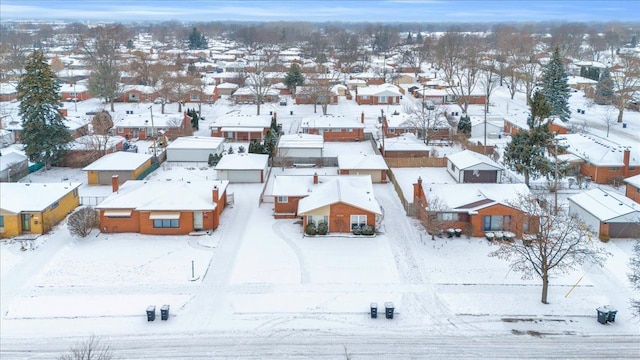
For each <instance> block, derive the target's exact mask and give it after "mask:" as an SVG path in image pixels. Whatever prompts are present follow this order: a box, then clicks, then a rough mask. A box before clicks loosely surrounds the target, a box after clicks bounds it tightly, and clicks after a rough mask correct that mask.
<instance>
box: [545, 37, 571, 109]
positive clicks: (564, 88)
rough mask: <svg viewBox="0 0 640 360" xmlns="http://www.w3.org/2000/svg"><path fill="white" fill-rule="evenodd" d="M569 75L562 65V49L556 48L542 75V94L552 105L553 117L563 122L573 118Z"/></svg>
mask: <svg viewBox="0 0 640 360" xmlns="http://www.w3.org/2000/svg"><path fill="white" fill-rule="evenodd" d="M567 79H568V75H567V72H566V70H565V69H564V65H563V64H562V57H561V56H560V49H559V48H558V47H556V49H555V50H554V52H553V56H552V57H551V61H550V62H549V64H548V65H547V67H546V68H545V70H544V74H543V75H542V83H543V88H542V94H543V95H544V97H545V99H547V102H549V104H551V107H552V109H553V110H552V112H551V115H553V116H556V117H558V118H559V119H560V120H562V121H568V120H569V117H570V116H571V110H569V97H570V96H571V89H570V88H569V84H568V83H567Z"/></svg>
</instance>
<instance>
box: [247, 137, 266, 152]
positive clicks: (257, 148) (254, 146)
mask: <svg viewBox="0 0 640 360" xmlns="http://www.w3.org/2000/svg"><path fill="white" fill-rule="evenodd" d="M249 153H250V154H264V153H265V151H264V146H262V144H260V143H259V142H258V140H256V139H253V140H251V142H250V143H249Z"/></svg>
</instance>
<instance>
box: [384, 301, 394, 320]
mask: <svg viewBox="0 0 640 360" xmlns="http://www.w3.org/2000/svg"><path fill="white" fill-rule="evenodd" d="M393 309H394V308H393V303H392V302H386V303H384V314H385V316H386V317H387V319H393Z"/></svg>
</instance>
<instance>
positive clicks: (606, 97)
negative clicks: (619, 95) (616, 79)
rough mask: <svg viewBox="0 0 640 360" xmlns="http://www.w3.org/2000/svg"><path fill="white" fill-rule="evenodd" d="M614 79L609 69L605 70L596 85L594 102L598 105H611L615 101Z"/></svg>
mask: <svg viewBox="0 0 640 360" xmlns="http://www.w3.org/2000/svg"><path fill="white" fill-rule="evenodd" d="M613 94H614V92H613V79H611V73H610V72H609V69H608V68H605V69H604V71H603V72H602V75H601V76H600V80H598V84H596V94H595V97H594V101H595V103H596V104H598V105H610V104H611V103H612V101H613Z"/></svg>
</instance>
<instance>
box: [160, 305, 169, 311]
mask: <svg viewBox="0 0 640 360" xmlns="http://www.w3.org/2000/svg"><path fill="white" fill-rule="evenodd" d="M160 309H161V310H168V309H169V305H166V304H165V305H162V307H161V308H160Z"/></svg>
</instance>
